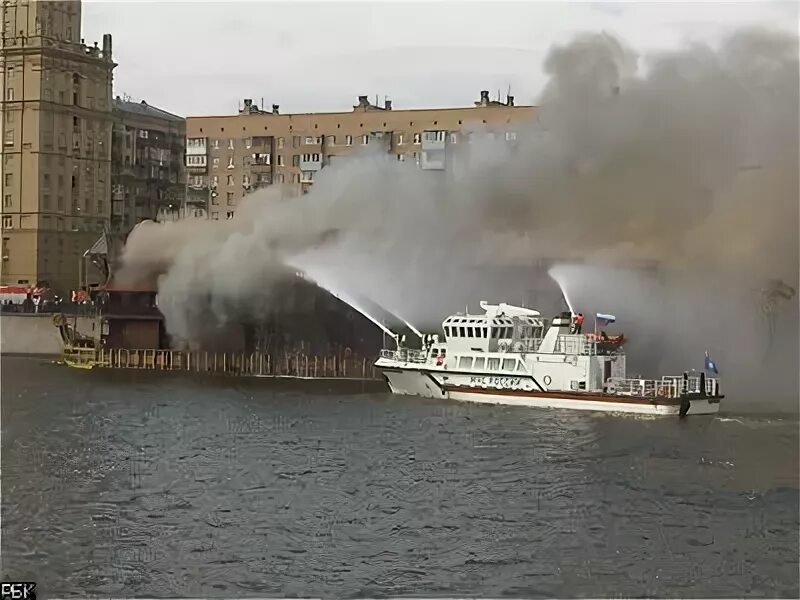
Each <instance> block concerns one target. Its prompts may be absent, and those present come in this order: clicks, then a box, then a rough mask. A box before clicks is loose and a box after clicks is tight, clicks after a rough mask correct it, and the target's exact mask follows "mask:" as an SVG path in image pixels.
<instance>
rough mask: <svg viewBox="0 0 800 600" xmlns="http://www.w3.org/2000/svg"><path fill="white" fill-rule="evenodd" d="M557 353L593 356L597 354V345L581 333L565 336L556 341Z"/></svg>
mask: <svg viewBox="0 0 800 600" xmlns="http://www.w3.org/2000/svg"><path fill="white" fill-rule="evenodd" d="M555 353H556V354H582V355H593V354H597V344H596V343H595V342H592V341H589V340H588V339H587V338H586V336H585V335H583V334H581V333H570V334H564V335H560V336H558V338H557V339H556V348H555Z"/></svg>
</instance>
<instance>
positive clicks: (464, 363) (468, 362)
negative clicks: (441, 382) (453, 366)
mask: <svg viewBox="0 0 800 600" xmlns="http://www.w3.org/2000/svg"><path fill="white" fill-rule="evenodd" d="M458 368H459V369H463V370H465V371H469V370H470V369H472V358H471V357H469V356H462V357H461V358H459V359H458Z"/></svg>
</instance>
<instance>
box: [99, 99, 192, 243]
mask: <svg viewBox="0 0 800 600" xmlns="http://www.w3.org/2000/svg"><path fill="white" fill-rule="evenodd" d="M112 113H113V118H114V124H113V135H112V142H111V230H112V231H113V232H115V233H122V234H125V233H127V232H129V231H130V230H131V229H132V228H133V227H134V226H135V225H136V224H137V223H139V222H141V221H143V220H145V219H158V218H163V217H164V215H169V214H171V213H179V212H180V211H181V210H182V208H183V203H184V199H185V194H186V175H185V173H184V166H183V162H184V151H185V145H186V120H185V119H184V118H183V117H179V116H177V115H174V114H172V113H169V112H167V111H164V110H161V109H159V108H156V107H154V106H150V105H149V104H147V102H145V101H144V100H142V101H141V102H132V101H130V100H126V99H123V98H120V97H119V96H117V97H116V98H115V99H114V100H113V102H112Z"/></svg>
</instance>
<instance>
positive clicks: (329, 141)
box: [327, 135, 336, 146]
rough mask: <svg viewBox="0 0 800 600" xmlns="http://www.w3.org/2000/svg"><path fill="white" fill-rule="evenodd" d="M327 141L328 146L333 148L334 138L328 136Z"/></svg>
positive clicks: (333, 136)
mask: <svg viewBox="0 0 800 600" xmlns="http://www.w3.org/2000/svg"><path fill="white" fill-rule="evenodd" d="M327 139H328V146H335V145H336V136H335V135H329V136H328V138H327Z"/></svg>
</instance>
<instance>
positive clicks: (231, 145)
mask: <svg viewBox="0 0 800 600" xmlns="http://www.w3.org/2000/svg"><path fill="white" fill-rule="evenodd" d="M228 150H233V138H230V139H229V140H228Z"/></svg>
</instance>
